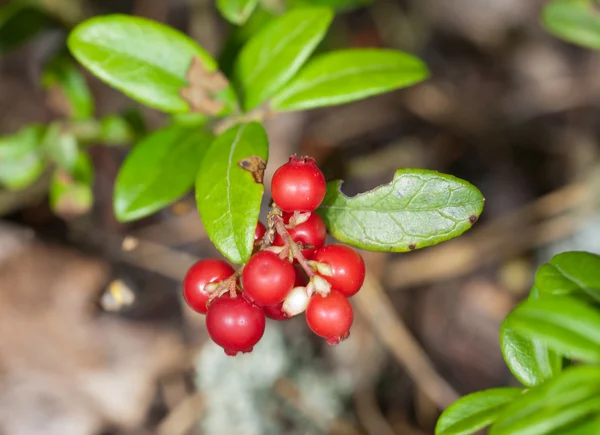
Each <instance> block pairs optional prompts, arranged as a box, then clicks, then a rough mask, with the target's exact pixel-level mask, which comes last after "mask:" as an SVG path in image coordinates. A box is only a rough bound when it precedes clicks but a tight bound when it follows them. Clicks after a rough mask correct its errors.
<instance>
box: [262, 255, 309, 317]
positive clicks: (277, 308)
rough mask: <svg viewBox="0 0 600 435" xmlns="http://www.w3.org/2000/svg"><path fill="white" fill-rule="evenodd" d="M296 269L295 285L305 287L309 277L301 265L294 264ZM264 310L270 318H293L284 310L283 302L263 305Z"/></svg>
mask: <svg viewBox="0 0 600 435" xmlns="http://www.w3.org/2000/svg"><path fill="white" fill-rule="evenodd" d="M294 269H295V272H296V279H295V280H294V287H305V286H306V285H307V284H308V277H307V276H306V274H305V273H304V271H303V270H302V269H301V268H300V266H294ZM263 310H264V311H265V315H266V316H267V317H268V318H269V319H273V320H279V321H283V320H288V319H291V317H288V316H287V315H286V314H285V313H284V312H283V302H279V303H278V304H276V305H266V306H264V307H263Z"/></svg>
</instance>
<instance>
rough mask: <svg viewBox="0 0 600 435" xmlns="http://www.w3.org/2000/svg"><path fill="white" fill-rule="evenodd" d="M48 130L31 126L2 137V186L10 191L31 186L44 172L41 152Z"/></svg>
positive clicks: (0, 177)
mask: <svg viewBox="0 0 600 435" xmlns="http://www.w3.org/2000/svg"><path fill="white" fill-rule="evenodd" d="M45 134H46V128H45V127H43V126H41V125H30V126H27V127H24V128H22V129H21V130H19V131H18V132H17V133H15V134H12V135H7V136H0V184H1V185H2V186H4V187H5V188H7V189H10V190H21V189H24V188H26V187H27V186H29V185H31V184H32V183H33V182H34V181H35V180H37V179H38V178H39V177H40V175H42V173H43V172H44V168H45V163H44V159H43V153H42V152H41V146H42V142H43V140H44V136H45Z"/></svg>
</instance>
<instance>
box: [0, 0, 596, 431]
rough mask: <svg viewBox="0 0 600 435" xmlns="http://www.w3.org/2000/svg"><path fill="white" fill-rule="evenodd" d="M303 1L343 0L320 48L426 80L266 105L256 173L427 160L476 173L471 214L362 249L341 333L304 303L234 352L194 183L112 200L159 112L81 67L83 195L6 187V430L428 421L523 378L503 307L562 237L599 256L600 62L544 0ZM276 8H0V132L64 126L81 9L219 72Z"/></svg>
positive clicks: (51, 4)
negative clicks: (85, 109) (420, 244)
mask: <svg viewBox="0 0 600 435" xmlns="http://www.w3.org/2000/svg"><path fill="white" fill-rule="evenodd" d="M296 3H297V4H327V5H330V6H334V7H335V8H336V9H337V11H338V12H337V14H336V18H335V20H334V23H333V25H332V27H331V29H330V31H329V33H328V36H327V38H326V40H325V41H324V43H323V46H322V47H321V48H323V49H325V48H326V49H332V48H340V47H388V48H394V49H400V50H404V51H407V52H410V53H412V54H415V55H417V56H419V57H420V58H421V59H423V60H424V61H425V62H426V63H427V65H428V66H429V68H430V70H431V78H430V79H429V80H427V81H426V82H424V83H422V84H419V85H416V86H414V87H411V88H408V89H405V90H401V91H398V92H393V93H390V94H386V95H384V96H381V97H376V98H371V99H368V100H365V101H362V102H359V103H353V104H348V105H345V106H341V107H336V108H330V109H322V110H321V109H320V110H313V111H308V112H300V113H290V114H283V115H279V116H277V117H276V118H273V119H269V120H268V121H267V123H266V127H267V130H268V132H269V138H270V143H271V148H270V154H271V157H270V161H269V165H268V168H267V176H266V180H265V186H269V181H270V176H271V175H272V173H273V172H274V170H275V169H276V168H277V167H278V166H279V165H281V164H282V163H284V162H285V161H286V160H287V158H288V157H289V155H290V154H293V153H299V154H302V155H311V156H314V157H315V158H316V159H317V162H318V164H319V166H320V167H321V168H322V170H323V171H324V173H325V175H326V177H327V178H328V179H335V178H341V179H344V180H346V182H345V184H344V191H345V192H346V193H347V194H350V195H351V194H355V193H358V192H363V191H365V190H368V189H370V188H373V187H375V186H377V185H379V184H383V183H387V182H389V181H390V180H391V178H392V175H393V173H394V171H395V170H396V169H398V168H404V167H415V168H428V169H435V170H439V171H442V172H445V173H450V174H453V175H455V176H457V177H460V178H464V179H466V180H468V181H469V182H471V183H472V184H474V185H476V186H477V187H479V188H480V190H481V191H482V192H483V194H484V196H485V197H486V206H485V209H484V213H483V215H482V216H481V218H480V220H479V222H478V223H477V224H476V225H475V226H474V228H473V229H472V230H470V231H469V232H467V233H466V234H465V235H463V236H461V237H459V238H458V239H455V240H452V241H449V242H445V243H443V244H441V245H438V246H434V247H431V248H426V249H424V250H422V251H419V250H418V251H415V252H411V253H406V254H380V253H367V252H364V253H363V254H364V257H365V259H366V261H367V263H368V267H369V270H370V278H369V279H368V280H367V282H366V283H365V286H364V288H363V290H362V291H361V292H360V293H359V294H358V295H357V296H356V297H355V298H353V303H354V305H355V308H356V313H357V314H356V317H355V323H354V326H353V329H352V335H351V337H350V339H348V340H346V341H344V342H343V343H342V344H340V345H338V346H335V347H330V346H328V345H326V344H325V342H324V341H322V340H320V339H318V338H317V337H315V336H314V335H313V334H312V333H310V331H309V329H308V328H307V326H306V324H305V321H304V319H303V317H302V316H299V317H298V318H294V319H291V320H289V321H286V322H274V321H269V322H268V325H267V329H266V332H265V336H264V338H263V339H262V341H261V342H260V343H259V344H258V345H257V346H256V347H255V349H254V352H252V353H251V354H245V355H239V356H237V357H236V358H228V357H226V356H225V354H224V353H223V351H222V349H221V348H219V347H218V346H216V345H215V344H213V343H212V342H210V341H209V340H207V338H208V336H207V334H206V331H205V327H204V317H203V316H201V315H197V314H194V313H192V312H190V311H188V310H187V308H186V307H185V304H183V303H182V299H181V297H180V286H181V279H182V278H183V276H184V274H185V272H186V271H187V269H188V268H189V266H190V265H191V264H192V263H193V262H194V261H195V260H197V259H198V258H204V257H209V256H219V254H218V252H217V251H216V250H215V248H214V246H212V244H211V243H210V241H209V240H208V239H207V237H206V234H205V233H204V230H203V228H202V224H201V222H200V219H199V216H198V212H197V210H196V208H195V203H194V199H193V196H192V195H189V196H187V197H185V198H184V199H182V200H181V201H179V202H177V203H175V204H173V205H172V206H171V207H169V208H168V209H166V210H164V211H162V212H160V213H157V214H155V215H153V216H152V217H150V218H147V219H144V220H141V221H138V222H136V223H134V224H127V225H125V224H120V223H118V222H117V221H116V219H115V218H114V215H113V211H112V189H113V183H114V179H115V175H116V173H117V170H118V168H119V165H120V163H121V162H122V160H123V158H124V156H125V155H126V154H127V151H128V149H129V146H130V145H131V144H132V143H134V142H135V141H136V139H137V138H138V137H140V136H142V135H143V134H144V132H145V131H150V130H153V129H156V128H157V127H160V126H161V125H164V123H165V122H166V120H167V119H166V116H165V115H164V114H161V113H159V112H157V111H153V110H151V109H148V108H145V107H142V106H141V105H138V104H137V103H134V102H133V101H131V100H129V99H128V98H127V97H125V96H124V95H123V94H121V93H119V92H117V91H115V90H112V89H111V88H109V87H108V86H106V85H104V84H102V83H101V82H100V81H99V80H97V79H96V78H94V77H92V76H91V75H90V74H89V73H87V72H85V71H84V70H83V69H81V68H80V71H81V72H82V73H83V74H84V76H85V80H86V82H87V84H88V86H89V88H90V90H91V94H92V95H93V98H94V100H95V117H96V119H97V120H99V121H98V123H99V124H98V125H96V124H95V127H97V128H100V130H99V131H100V134H96V135H95V136H94V139H90V140H89V142H90V143H89V144H88V147H89V148H88V150H89V152H90V155H91V157H92V163H93V167H94V168H95V174H96V175H95V178H94V183H93V197H94V202H93V206H89V207H82V206H81V203H79V202H77V201H75V202H67V203H62V205H61V206H57V205H56V203H53V201H52V200H50V201H49V197H48V184H49V182H50V176H49V175H48V174H46V173H44V174H42V176H41V177H40V178H39V179H38V180H37V181H36V182H35V183H33V184H30V185H28V186H27V187H24V188H22V189H16V190H15V189H3V190H0V213H1V214H2V223H1V224H0V433H1V434H2V435H30V434H31V435H33V434H48V435H54V434H60V435H71V434H73V435H78V434H82V435H87V434H90V435H95V434H107V435H108V434H115V435H117V434H118V435H121V434H122V435H142V434H159V435H183V434H206V435H229V434H235V435H255V434H256V435H271V434H273V435H275V434H290V435H296V434H298V435H300V434H311V435H312V434H315V435H316V434H353V435H354V434H369V435H392V434H400V435H425V434H432V433H433V428H434V426H435V422H436V419H437V417H438V415H439V412H440V410H441V409H443V408H444V407H446V406H448V405H449V404H450V403H452V401H454V400H455V399H456V398H457V397H459V395H462V394H465V393H468V392H471V391H474V390H477V389H482V388H489V387H493V386H500V385H513V384H516V380H515V379H514V378H513V377H512V375H511V374H510V372H509V371H508V369H507V368H506V366H505V364H504V362H503V360H502V356H501V353H500V348H499V343H498V331H499V326H500V324H501V322H502V319H503V318H504V316H505V315H506V314H507V313H508V312H509V311H510V310H511V309H512V307H513V306H514V305H515V304H516V303H518V302H519V301H520V300H521V299H523V298H524V297H525V296H526V295H527V294H528V291H529V289H530V288H531V285H532V282H533V278H534V273H535V270H536V268H537V266H539V265H540V264H541V263H543V262H546V261H548V260H549V258H550V257H551V256H552V255H553V254H555V253H558V252H561V251H564V250H568V249H576V250H589V251H592V252H600V218H599V216H598V210H597V201H598V194H597V190H596V189H595V185H596V184H597V182H596V180H597V179H598V177H597V169H598V164H599V162H600V155H599V154H600V146H599V134H600V123H598V116H599V115H600V74H598V71H599V70H600V56H599V55H598V54H597V53H595V52H593V51H591V50H586V49H583V48H578V47H576V46H574V45H571V44H568V43H565V42H563V41H561V40H559V39H557V38H555V37H553V36H551V35H550V34H548V33H547V32H546V31H545V30H544V29H543V28H542V26H541V25H540V13H541V9H542V7H543V5H544V3H545V2H544V1H540V0H529V1H526V2H525V1H517V0H485V1H483V0H479V1H468V0H448V1H439V0H396V1H392V0H374V1H369V0H352V1H349V0H302V1H301V2H300V1H296V2H294V4H296ZM15 5H16V6H15ZM283 6H284V5H283V3H281V2H279V1H278V0H269V1H267V0H265V2H263V6H261V8H262V9H259V11H258V12H257V13H255V15H253V18H252V19H251V20H250V21H249V23H248V24H247V25H246V26H244V27H243V28H233V29H232V28H231V27H230V26H229V25H228V24H227V23H226V22H225V21H224V20H223V19H222V18H221V17H220V16H219V14H218V13H217V11H216V9H215V6H214V3H213V2H212V1H210V0H132V1H130V0H25V1H21V0H12V1H10V2H9V1H0V133H1V134H3V135H8V134H13V133H15V132H16V131H18V130H19V129H21V128H22V127H24V126H26V125H28V124H32V123H42V124H48V123H52V122H53V123H54V124H53V125H58V127H57V129H58V131H59V136H60V132H61V131H63V130H60V127H61V126H62V125H63V124H61V122H62V121H60V120H61V119H64V117H65V111H66V110H67V109H68V107H67V109H65V100H64V96H61V94H60V92H57V91H56V89H57V88H56V87H55V86H53V83H54V82H53V81H52V75H51V74H50V73H48V67H47V65H48V61H49V59H52V58H53V57H54V56H55V55H56V53H58V52H61V51H62V50H64V47H65V45H64V44H65V37H66V35H67V33H68V29H69V28H71V27H72V26H74V25H75V24H77V23H78V22H80V21H82V20H83V19H85V18H87V17H90V16H94V15H102V14H108V13H115V12H119V13H127V14H133V15H139V16H144V17H147V18H151V19H154V20H157V21H160V22H164V23H167V24H169V25H171V26H174V27H176V28H177V29H179V30H181V31H184V32H186V33H187V34H189V35H191V36H192V37H193V38H195V39H196V40H197V41H198V42H199V43H200V44H201V45H202V46H203V47H205V48H206V49H207V50H208V51H209V52H211V53H212V54H213V55H215V56H216V57H218V58H219V59H220V62H221V65H222V67H223V69H224V70H225V71H227V69H228V68H231V59H232V58H233V55H234V54H235V53H236V52H237V50H238V49H239V47H240V46H241V45H242V44H243V42H244V41H245V40H247V39H248V37H249V36H250V35H251V34H252V33H253V32H254V31H255V29H256V28H257V27H260V25H261V22H262V20H268V17H269V16H270V15H271V14H272V13H273V11H277V10H279V9H281V8H282V7H283ZM7 11H8V12H7ZM115 113H119V114H121V115H122V116H120V117H119V118H118V119H117V118H116V117H113V114H115ZM123 120H125V121H123ZM78 126H79V127H80V129H79V130H78V133H77V134H78V135H79V137H86V136H85V135H86V132H87V130H86V128H89V125H86V124H85V123H82V124H78ZM98 126H99V127H98ZM0 151H1V150H0ZM2 158H5V157H3V156H2V154H1V153H0V178H1V177H2V174H5V173H6V171H7V169H6V167H2V161H1V159H2ZM4 166H6V165H4ZM15 169H18V170H26V168H15ZM9 172H10V171H9ZM268 194H269V193H268V192H267V196H268ZM266 202H267V201H265V207H266V205H267V204H266ZM265 211H266V208H265Z"/></svg>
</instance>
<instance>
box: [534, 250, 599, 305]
mask: <svg viewBox="0 0 600 435" xmlns="http://www.w3.org/2000/svg"><path fill="white" fill-rule="evenodd" d="M535 283H536V286H537V287H538V288H539V289H540V292H542V293H543V294H552V295H564V294H570V293H575V294H576V295H578V294H581V293H583V294H585V295H591V296H595V297H596V299H598V298H599V297H600V256H598V255H596V254H592V253H589V252H576V251H573V252H563V253H562V254H558V255H555V256H554V257H552V259H551V260H550V263H547V264H544V265H542V266H541V267H540V268H539V269H538V271H537V273H536V275H535Z"/></svg>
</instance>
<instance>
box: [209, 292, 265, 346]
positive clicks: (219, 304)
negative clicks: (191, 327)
mask: <svg viewBox="0 0 600 435" xmlns="http://www.w3.org/2000/svg"><path fill="white" fill-rule="evenodd" d="M206 329H207V330H208V334H209V335H210V338H212V340H213V341H214V342H215V343H217V344H218V345H219V346H221V347H222V348H223V349H224V350H225V353H226V354H227V355H231V356H233V355H236V354H237V353H238V352H243V353H246V352H250V351H252V348H253V347H254V345H255V344H256V343H258V341H259V340H260V339H261V337H262V336H263V333H264V332H265V313H264V312H263V310H262V309H260V308H259V307H257V306H255V305H252V304H251V303H250V302H248V301H247V300H246V299H244V298H243V297H242V296H241V295H238V296H237V297H235V298H232V297H231V296H229V294H225V295H223V296H221V297H220V298H217V299H215V300H214V301H213V302H212V303H211V304H210V306H209V307H208V313H207V314H206Z"/></svg>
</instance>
